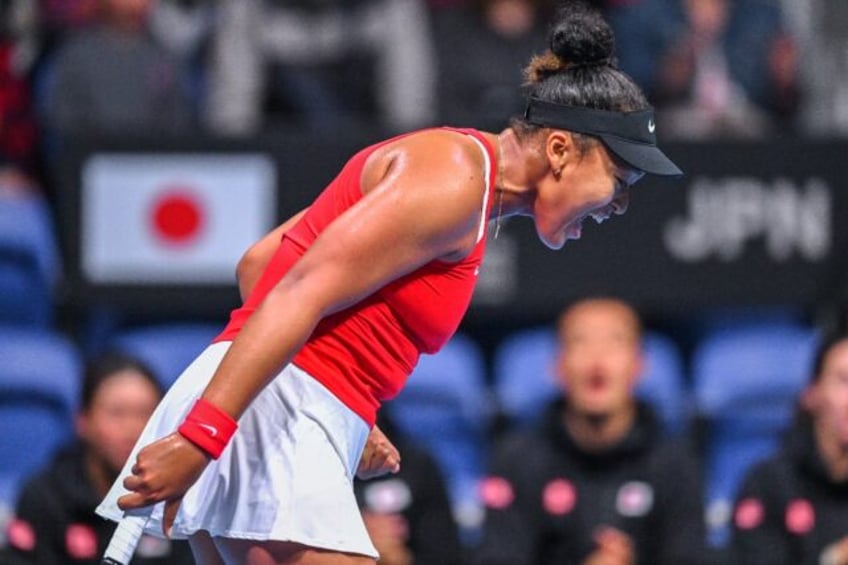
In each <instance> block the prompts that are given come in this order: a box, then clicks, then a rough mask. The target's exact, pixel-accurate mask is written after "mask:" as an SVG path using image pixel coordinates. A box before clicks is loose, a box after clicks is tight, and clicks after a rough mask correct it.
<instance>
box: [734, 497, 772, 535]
mask: <svg viewBox="0 0 848 565" xmlns="http://www.w3.org/2000/svg"><path fill="white" fill-rule="evenodd" d="M764 516H765V509H764V508H763V504H762V502H760V501H759V500H757V499H756V498H746V499H744V500H741V501H739V504H737V505H736V514H735V516H734V519H735V520H736V526H737V527H738V528H739V529H741V530H750V529H752V528H756V527H757V526H759V525H760V524H762V523H763V518H764Z"/></svg>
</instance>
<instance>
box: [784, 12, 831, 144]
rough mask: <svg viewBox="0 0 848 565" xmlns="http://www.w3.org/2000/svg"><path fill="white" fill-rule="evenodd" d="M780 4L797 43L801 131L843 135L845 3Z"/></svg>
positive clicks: (815, 133)
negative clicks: (798, 44)
mask: <svg viewBox="0 0 848 565" xmlns="http://www.w3.org/2000/svg"><path fill="white" fill-rule="evenodd" d="M781 6H782V7H783V10H784V12H785V13H786V15H787V20H788V21H787V23H788V24H789V25H791V27H792V30H793V33H794V34H795V35H796V36H797V37H798V38H799V42H800V51H801V77H802V80H803V82H804V87H805V92H804V100H803V104H802V111H801V120H802V125H803V128H804V131H805V132H806V133H810V134H814V135H834V134H838V135H843V136H844V135H845V134H846V133H848V34H846V33H845V30H846V29H848V3H846V2H837V1H834V0H782V2H781Z"/></svg>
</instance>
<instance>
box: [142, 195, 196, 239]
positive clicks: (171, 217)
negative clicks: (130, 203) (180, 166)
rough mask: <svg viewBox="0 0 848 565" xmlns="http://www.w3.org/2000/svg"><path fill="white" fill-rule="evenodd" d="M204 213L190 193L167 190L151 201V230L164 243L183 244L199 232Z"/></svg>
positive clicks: (194, 237)
mask: <svg viewBox="0 0 848 565" xmlns="http://www.w3.org/2000/svg"><path fill="white" fill-rule="evenodd" d="M204 215H205V214H204V210H203V205H202V203H201V202H200V201H199V200H198V199H197V198H196V197H195V196H193V195H192V194H191V193H189V192H187V191H184V190H180V191H175V190H169V191H167V192H165V193H164V194H162V195H160V196H159V198H157V199H156V200H155V201H154V202H153V210H152V214H151V222H152V224H153V232H154V233H155V234H156V236H157V237H158V238H159V239H160V240H162V241H163V242H165V243H168V244H170V245H185V244H187V243H190V242H192V241H193V240H195V239H196V238H197V236H198V235H199V234H200V231H201V229H202V228H203V223H204Z"/></svg>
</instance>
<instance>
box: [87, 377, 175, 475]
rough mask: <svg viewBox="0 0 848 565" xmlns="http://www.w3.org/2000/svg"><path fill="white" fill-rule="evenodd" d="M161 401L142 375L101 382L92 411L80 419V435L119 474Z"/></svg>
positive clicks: (88, 411)
mask: <svg viewBox="0 0 848 565" xmlns="http://www.w3.org/2000/svg"><path fill="white" fill-rule="evenodd" d="M158 401H159V394H158V391H157V390H156V389H155V388H154V387H153V385H151V384H150V382H149V381H148V380H147V379H145V378H144V377H143V376H142V375H140V374H139V373H137V372H135V371H133V370H124V371H120V372H118V373H116V374H114V375H112V376H110V377H109V378H108V379H106V380H105V381H103V382H102V384H101V385H100V387H99V388H98V389H97V392H96V393H95V395H94V398H93V400H92V403H91V406H90V408H89V409H88V410H87V411H86V412H84V413H83V414H81V415H80V417H79V419H78V432H79V435H80V437H81V438H82V439H83V440H84V441H85V443H86V444H87V445H88V446H89V448H90V449H91V450H93V452H94V454H95V455H96V456H97V457H98V458H99V459H101V460H102V461H103V462H104V463H105V464H106V465H108V466H109V468H111V469H112V470H113V471H118V470H119V469H120V468H121V467H122V466H123V464H124V462H125V461H126V460H127V458H128V457H129V455H130V452H131V451H132V448H133V445H134V444H135V441H136V440H137V439H138V436H139V435H140V434H141V431H142V429H143V428H144V425H145V424H146V423H147V419H148V418H149V417H150V415H151V414H152V413H153V409H154V408H155V407H156V404H157V402H158Z"/></svg>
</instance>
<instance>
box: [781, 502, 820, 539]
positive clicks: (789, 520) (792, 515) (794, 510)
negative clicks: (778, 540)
mask: <svg viewBox="0 0 848 565" xmlns="http://www.w3.org/2000/svg"><path fill="white" fill-rule="evenodd" d="M815 524H816V511H815V509H814V508H813V505H812V504H810V501H809V500H805V499H803V498H796V499H795V500H793V501H792V502H790V503H789V504H788V505H787V506H786V529H787V530H789V531H790V532H792V533H793V534H796V535H804V534H806V533H807V532H809V531H810V530H812V529H813V526H815Z"/></svg>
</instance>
